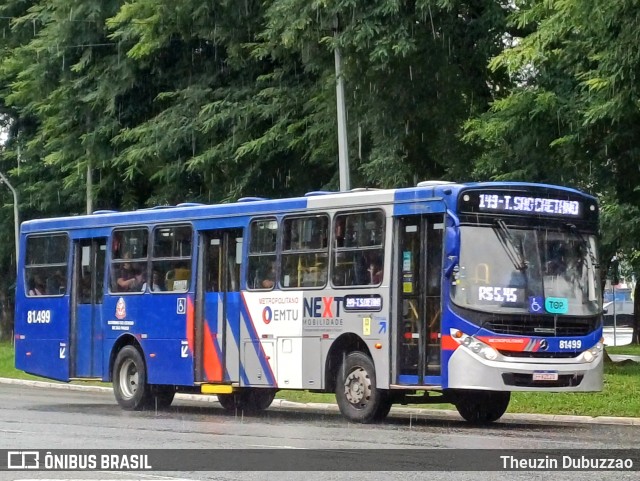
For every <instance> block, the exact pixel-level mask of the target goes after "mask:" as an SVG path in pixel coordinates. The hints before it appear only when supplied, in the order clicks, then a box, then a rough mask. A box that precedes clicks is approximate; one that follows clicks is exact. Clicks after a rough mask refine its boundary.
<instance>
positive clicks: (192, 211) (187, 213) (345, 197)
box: [21, 181, 595, 234]
mask: <svg viewBox="0 0 640 481" xmlns="http://www.w3.org/2000/svg"><path fill="white" fill-rule="evenodd" d="M531 187H538V188H547V189H556V190H562V191H566V192H571V193H574V194H581V195H586V194H584V193H582V192H580V191H578V190H575V189H572V188H568V187H561V186H556V185H549V184H533V183H527V182H473V183H452V182H446V181H426V182H421V183H419V184H418V185H417V186H416V187H408V188H399V189H353V190H351V191H348V192H327V191H317V192H309V193H308V194H306V195H305V196H301V197H292V198H285V199H263V198H260V197H245V198H242V199H239V200H238V201H237V202H234V203H228V204H198V203H184V204H178V205H176V206H156V207H149V208H142V209H137V210H133V211H123V212H118V211H112V210H99V211H96V212H94V213H93V214H89V215H76V216H67V217H55V218H48V219H34V220H29V221H26V222H23V223H22V226H21V233H23V234H28V233H34V232H46V231H52V230H70V229H90V228H94V227H107V226H111V225H118V226H123V225H127V224H131V225H139V224H145V223H150V222H153V223H156V222H157V223H161V222H180V221H185V220H197V219H207V218H212V217H230V216H248V215H260V214H265V215H267V214H273V213H286V212H295V211H303V210H306V209H339V208H341V207H342V208H344V207H347V206H348V207H359V206H360V207H367V206H375V205H383V204H390V203H403V202H416V201H421V200H428V199H433V200H436V199H447V198H452V199H455V198H457V195H458V193H459V192H460V191H461V190H463V189H467V188H489V189H490V188H515V189H517V188H531ZM587 197H591V198H593V197H592V196H587ZM593 199H595V198H593Z"/></svg>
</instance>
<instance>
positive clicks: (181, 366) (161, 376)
mask: <svg viewBox="0 0 640 481" xmlns="http://www.w3.org/2000/svg"><path fill="white" fill-rule="evenodd" d="M104 309H105V310H104V319H105V326H104V336H105V344H106V346H105V347H107V346H108V349H105V353H104V359H106V360H107V362H108V359H109V358H110V353H111V349H112V346H113V345H114V343H115V341H116V340H117V339H118V338H119V337H120V336H122V335H123V334H130V335H133V336H134V337H135V338H136V339H137V340H138V341H139V342H140V344H141V346H142V349H143V355H144V358H145V360H146V364H147V380H148V382H149V383H151V384H171V385H183V386H192V385H193V379H194V371H193V369H194V368H193V301H192V294H189V293H180V294H169V293H166V294H163V293H158V294H151V293H145V294H135V295H122V296H118V295H117V294H114V295H110V296H105V299H104ZM104 366H105V371H107V369H108V363H105V364H104ZM103 378H104V376H103Z"/></svg>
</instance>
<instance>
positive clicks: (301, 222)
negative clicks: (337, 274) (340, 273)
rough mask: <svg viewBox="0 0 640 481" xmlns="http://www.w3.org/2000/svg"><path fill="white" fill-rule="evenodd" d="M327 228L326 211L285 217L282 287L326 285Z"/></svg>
mask: <svg viewBox="0 0 640 481" xmlns="http://www.w3.org/2000/svg"><path fill="white" fill-rule="evenodd" d="M328 228H329V218H328V217H327V216H326V215H315V216H307V217H296V218H286V219H285V220H284V223H283V229H282V235H283V244H282V272H281V273H280V284H281V285H282V287H284V288H287V287H288V288H300V287H324V286H325V285H326V284H327V268H328V263H327V259H328V257H329V246H328V241H327V236H328Z"/></svg>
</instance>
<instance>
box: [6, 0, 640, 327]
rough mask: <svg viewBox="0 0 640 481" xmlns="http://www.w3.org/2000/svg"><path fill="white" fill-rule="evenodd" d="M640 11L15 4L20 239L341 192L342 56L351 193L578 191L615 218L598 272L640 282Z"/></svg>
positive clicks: (473, 5)
mask: <svg viewBox="0 0 640 481" xmlns="http://www.w3.org/2000/svg"><path fill="white" fill-rule="evenodd" d="M638 3H639V2H637V1H621V0H609V1H604V0H580V1H578V0H545V1H541V0H516V1H507V0H504V1H500V0H466V1H456V0H407V1H401V0H369V1H367V2H357V1H356V0H261V1H258V0H242V1H236V0H209V1H205V0H181V1H180V2H175V1H168V0H129V1H127V2H124V1H120V0H46V1H45V0H3V1H2V2H1V3H0V29H2V35H0V50H1V55H0V122H2V125H3V126H4V128H5V129H6V131H7V139H6V142H5V143H4V145H3V146H2V150H1V151H0V171H2V172H4V173H5V174H6V175H7V176H8V177H9V178H10V181H11V183H12V185H13V186H14V187H16V189H17V190H18V192H19V194H20V212H21V216H22V219H23V220H26V219H30V218H35V217H45V216H52V215H63V214H64V215H69V214H72V215H73V214H80V213H83V212H85V211H86V210H87V208H88V207H89V209H92V210H95V209H103V208H108V209H134V208H139V207H145V206H151V205H161V204H175V203H179V202H186V201H203V202H228V201H232V200H234V199H237V198H238V197H241V196H245V195H262V196H268V197H284V196H289V195H298V194H303V193H304V192H307V191H310V190H320V189H337V186H338V184H339V182H338V178H337V171H338V169H337V136H336V122H335V119H336V102H335V69H334V49H335V48H336V47H339V48H340V50H341V53H342V58H343V62H344V63H343V68H344V78H345V83H346V90H347V109H348V134H349V154H350V158H351V171H352V173H351V175H352V184H353V186H354V187H359V186H370V187H399V186H408V185H414V184H415V183H416V182H417V181H419V180H425V179H446V180H456V181H469V180H495V179H510V180H528V181H538V182H548V183H560V184H565V185H569V186H573V187H577V188H580V189H583V190H586V191H587V192H590V193H592V194H594V195H597V196H598V197H599V198H600V200H601V205H602V213H603V216H602V239H603V255H602V258H603V259H610V258H611V257H612V256H613V254H614V253H618V255H621V256H624V258H625V259H626V261H627V263H628V265H629V266H631V270H632V271H635V270H637V268H638V267H640V256H638V255H637V247H636V241H635V239H636V238H638V235H637V234H638V231H639V230H640V226H639V222H640V221H639V220H638V219H640V217H639V216H638V208H639V205H640V204H639V202H640V198H639V197H638V196H639V195H640V194H639V192H638V188H637V187H636V186H637V185H639V184H640V183H639V182H638V180H639V179H638V177H640V172H639V169H638V166H639V165H640V164H639V162H638V155H639V153H640V150H639V145H638V143H639V142H640V140H638V139H640V135H638V134H639V132H637V130H638V129H640V118H639V117H640V110H639V96H638V87H637V85H638V82H637V81H636V76H637V74H638V72H639V71H640V58H639V55H640V51H639V50H638V49H637V32H638V31H640V28H639V27H640V25H639V24H640V8H638V7H639V5H638ZM89 180H91V183H89V182H88V181H89ZM87 185H89V190H87ZM88 199H89V200H90V204H89V205H88ZM0 202H1V203H0V208H1V209H2V214H3V215H0V226H1V227H2V228H1V229H0V269H1V270H2V272H3V273H4V274H5V275H3V276H1V277H0V304H1V307H2V322H1V323H0V336H5V337H6V336H8V335H10V333H11V325H12V315H11V313H12V306H11V302H12V291H13V289H14V287H15V286H14V285H13V283H14V278H15V277H14V275H13V273H14V272H15V264H14V263H15V259H14V254H13V252H14V251H13V210H12V209H13V205H12V204H13V199H12V197H11V195H10V193H9V192H8V190H7V189H1V190H0ZM638 298H639V296H636V299H638Z"/></svg>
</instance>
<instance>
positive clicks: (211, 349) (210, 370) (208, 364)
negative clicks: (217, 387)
mask: <svg viewBox="0 0 640 481" xmlns="http://www.w3.org/2000/svg"><path fill="white" fill-rule="evenodd" d="M214 337H217V336H216V335H215V334H213V335H212V334H211V329H209V324H208V323H207V322H206V321H205V323H204V372H205V375H206V376H207V381H223V380H224V379H223V375H222V363H221V362H220V358H219V357H218V351H216V346H215V345H214V342H215V338H214Z"/></svg>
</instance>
